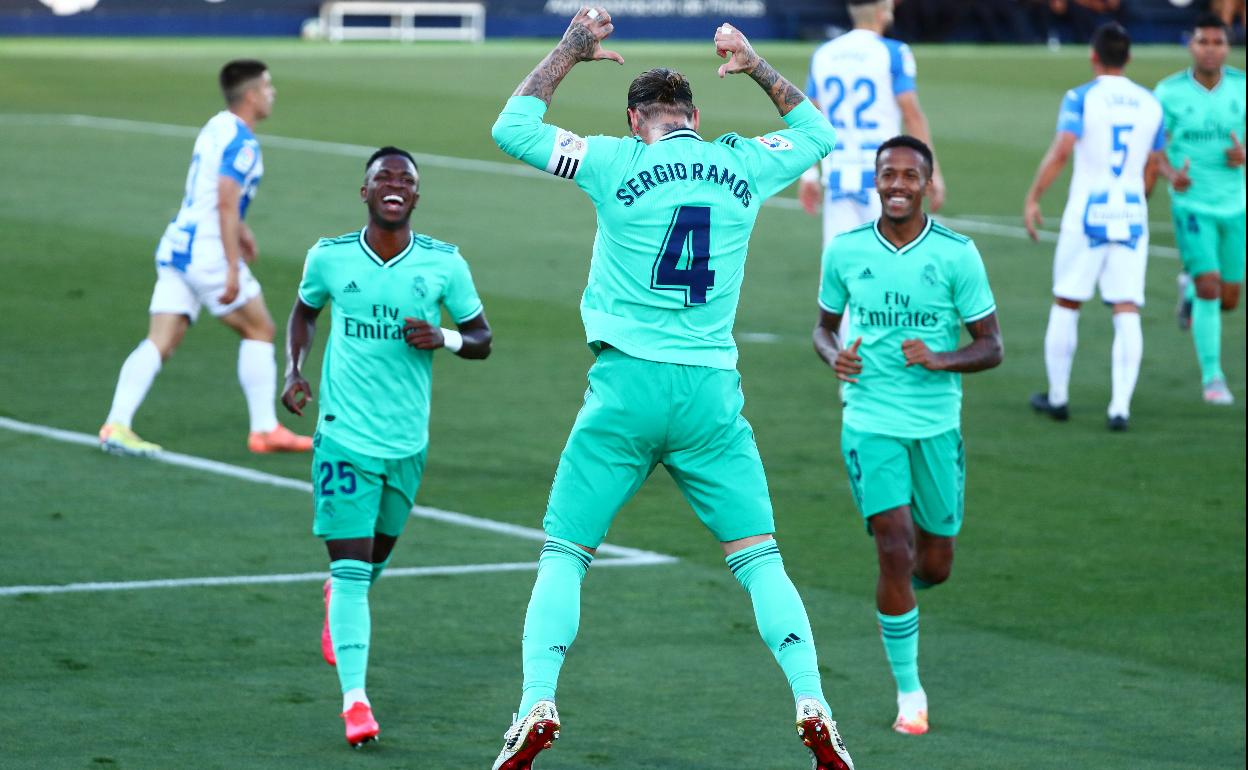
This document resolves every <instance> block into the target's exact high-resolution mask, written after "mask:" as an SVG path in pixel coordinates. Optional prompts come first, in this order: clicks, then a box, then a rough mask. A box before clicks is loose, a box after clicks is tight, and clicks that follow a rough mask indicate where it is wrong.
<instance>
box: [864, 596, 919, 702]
mask: <svg viewBox="0 0 1248 770" xmlns="http://www.w3.org/2000/svg"><path fill="white" fill-rule="evenodd" d="M876 617H877V618H879V621H880V638H881V639H882V640H883V641H884V655H885V656H886V657H887V658H888V665H889V668H891V669H892V670H893V678H894V679H896V680H897V692H898V693H908V692H915V691H917V690H921V689H923V686H922V685H920V684H919V608H918V607H915V608H914V609H912V610H910V611H909V612H907V613H905V614H904V615H885V614H884V613H882V612H878V611H877V612H876Z"/></svg>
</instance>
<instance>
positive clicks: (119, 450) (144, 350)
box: [100, 313, 191, 457]
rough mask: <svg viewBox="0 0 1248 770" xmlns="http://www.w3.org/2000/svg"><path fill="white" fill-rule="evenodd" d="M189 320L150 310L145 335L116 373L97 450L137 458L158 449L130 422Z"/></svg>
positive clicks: (182, 335) (180, 338) (175, 346)
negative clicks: (139, 434)
mask: <svg viewBox="0 0 1248 770" xmlns="http://www.w3.org/2000/svg"><path fill="white" fill-rule="evenodd" d="M190 323H191V322H190V319H189V318H187V317H186V316H184V315H182V314H180V313H153V314H152V315H151V316H150V318H149V320H148V329H147V337H146V338H145V339H144V340H143V341H142V342H140V343H139V345H138V347H136V348H135V349H134V350H133V351H131V353H130V355H129V356H128V357H127V358H126V362H125V363H124V364H122V366H121V373H120V374H118V376H117V388H116V389H115V390H114V391H113V403H112V407H111V408H110V409H109V412H108V418H107V419H106V420H105V421H104V425H103V426H102V427H101V428H100V448H101V449H103V450H104V451H106V452H112V453H114V454H123V455H134V456H138V457H147V456H150V455H153V454H155V453H156V452H159V451H160V446H159V445H158V444H153V443H152V442H150V441H144V440H143V439H141V438H139V437H138V435H136V434H135V432H134V430H133V429H132V428H131V427H130V423H131V421H132V420H133V419H134V413H135V412H136V411H138V408H139V405H140V404H142V403H143V399H144V398H146V397H147V392H148V390H150V389H151V387H152V382H153V381H155V379H156V375H157V374H158V373H159V372H160V368H161V366H162V365H163V364H164V362H165V361H167V360H169V356H171V355H173V351H174V350H176V349H177V347H178V345H180V344H181V343H182V338H183V337H184V336H186V329H187V327H188V326H190Z"/></svg>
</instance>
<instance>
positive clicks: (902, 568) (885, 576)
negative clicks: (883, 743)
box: [869, 505, 952, 735]
mask: <svg viewBox="0 0 1248 770" xmlns="http://www.w3.org/2000/svg"><path fill="white" fill-rule="evenodd" d="M869 522H870V525H871V534H872V535H873V536H874V538H875V549H876V556H877V557H878V560H879V565H880V576H879V579H878V581H877V582H876V589H875V601H876V607H877V610H878V611H877V613H876V617H877V619H878V620H879V623H880V637H881V639H882V641H883V643H884V653H885V655H886V657H887V658H888V664H889V667H890V668H891V669H892V672H893V678H894V679H895V680H896V682H897V718H896V720H894V721H893V730H895V731H896V732H899V733H904V734H907V735H922V734H923V733H926V732H927V694H926V693H925V692H924V691H923V686H922V684H920V682H919V607H918V603H917V602H916V601H915V597H914V587H913V585H912V578H913V576H914V573H915V566H916V563H917V552H916V546H915V540H916V537H915V526H914V521H913V518H912V517H911V515H910V506H908V505H903V506H900V507H897V508H890V509H889V510H887V511H883V512H881V513H878V514H875V515H874V516H872V517H871V518H870V519H869ZM933 553H936V552H933ZM950 553H952V552H951V551H950ZM946 574H947V573H946Z"/></svg>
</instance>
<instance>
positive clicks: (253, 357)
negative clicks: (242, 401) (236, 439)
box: [238, 340, 277, 433]
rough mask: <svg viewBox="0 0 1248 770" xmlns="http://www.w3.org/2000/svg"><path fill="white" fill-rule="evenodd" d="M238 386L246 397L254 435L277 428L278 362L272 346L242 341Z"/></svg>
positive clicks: (257, 341) (240, 345) (270, 343)
mask: <svg viewBox="0 0 1248 770" xmlns="http://www.w3.org/2000/svg"><path fill="white" fill-rule="evenodd" d="M238 384H239V385H241V386H242V387H243V395H244V396H246V397H247V413H248V414H249V415H250V417H251V432H252V433H257V432H259V433H268V432H269V431H271V430H273V429H274V428H276V427H277V406H276V403H277V361H276V360H275V359H274V358H273V343H272V342H261V341H260V340H243V341H242V342H241V343H239V345H238Z"/></svg>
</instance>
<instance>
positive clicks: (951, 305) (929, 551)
mask: <svg viewBox="0 0 1248 770" xmlns="http://www.w3.org/2000/svg"><path fill="white" fill-rule="evenodd" d="M931 179H932V153H931V150H930V149H928V147H927V145H926V144H924V143H923V142H921V141H919V140H918V139H915V138H914V137H911V136H896V137H893V138H892V139H889V140H887V141H886V142H884V143H883V144H881V145H880V149H879V151H878V152H877V154H876V161H875V186H876V190H877V192H878V194H879V197H880V202H881V204H882V209H883V215H882V216H881V217H880V218H879V219H878V220H876V221H875V222H871V223H869V224H865V225H862V226H861V227H858V228H856V229H854V230H850V231H849V232H847V233H844V234H843V235H840V236H838V237H837V238H835V239H834V240H833V241H832V243H831V244H830V245H829V246H828V248H827V249H826V250H825V251H824V253H823V278H822V284H821V287H820V291H819V323H818V325H816V326H815V330H814V343H815V352H817V353H818V354H819V357H820V358H822V359H823V360H824V362H825V363H827V364H828V366H830V367H832V369H833V371H835V372H836V377H837V379H838V380H841V381H842V382H844V383H845V386H844V393H843V397H844V402H845V405H844V412H843V420H842V430H841V452H842V454H843V455H844V457H845V467H846V469H847V470H848V472H849V483H850V489H851V491H852V492H853V497H854V503H855V504H857V506H858V510H859V512H861V513H862V516H863V518H864V519H866V522H867V533H868V534H870V535H872V536H873V537H874V538H875V548H876V555H877V558H878V560H879V566H880V575H879V580H878V582H877V583H876V589H875V599H876V606H877V609H878V612H877V618H878V620H879V623H880V636H881V637H882V639H883V642H884V651H885V654H886V656H887V657H888V662H889V665H890V666H891V667H892V670H893V677H894V678H895V679H896V681H897V719H896V720H895V721H894V723H893V729H894V730H896V731H897V732H899V733H906V734H910V735H921V734H923V733H926V732H927V729H928V721H927V694H926V693H925V692H924V691H923V687H922V685H920V684H919V668H918V654H919V608H918V604H917V602H916V601H915V596H914V589H915V588H928V587H931V586H934V585H937V584H939V583H943V582H944V581H945V580H947V579H948V578H949V572H950V570H951V569H952V568H953V547H954V539H955V537H956V536H957V534H958V532H959V530H960V529H961V527H962V514H963V509H964V505H963V492H964V490H965V481H966V463H965V457H966V456H965V453H964V451H963V448H962V431H961V428H960V423H961V412H962V372H979V371H983V370H985V369H991V368H993V367H995V366H997V365H998V364H1000V363H1001V360H1002V357H1003V355H1004V354H1003V350H1002V345H1001V331H1000V328H999V326H998V324H997V313H996V310H997V307H996V303H995V301H994V300H993V298H992V290H991V289H990V288H989V286H988V276H987V273H986V272H985V271H984V263H983V260H982V259H981V258H980V256H979V251H978V250H977V249H976V248H975V244H974V243H972V242H971V239H969V238H967V237H966V236H963V235H959V234H958V233H955V232H954V231H952V230H950V229H948V228H946V227H944V226H942V225H939V224H936V223H935V222H933V221H932V219H931V218H930V217H928V216H927V215H926V214H924V213H923V200H924V198H925V197H926V195H927V193H928V191H929V190H930V189H931ZM845 314H849V315H850V316H851V323H852V328H853V329H854V333H855V334H856V335H860V336H858V337H857V338H856V339H855V340H854V342H853V343H852V344H850V345H843V344H842V340H840V339H838V338H837V336H836V332H837V329H838V328H839V327H840V322H841V317H842V315H845ZM963 323H965V324H966V329H967V331H968V332H970V335H971V342H970V343H969V344H968V345H967V346H966V347H963V348H958V337H959V333H960V331H961V326H962V324H963Z"/></svg>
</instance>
